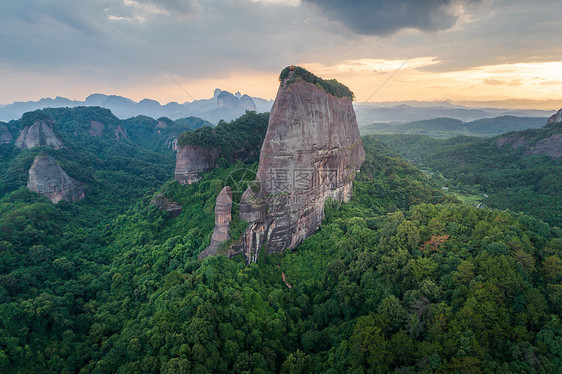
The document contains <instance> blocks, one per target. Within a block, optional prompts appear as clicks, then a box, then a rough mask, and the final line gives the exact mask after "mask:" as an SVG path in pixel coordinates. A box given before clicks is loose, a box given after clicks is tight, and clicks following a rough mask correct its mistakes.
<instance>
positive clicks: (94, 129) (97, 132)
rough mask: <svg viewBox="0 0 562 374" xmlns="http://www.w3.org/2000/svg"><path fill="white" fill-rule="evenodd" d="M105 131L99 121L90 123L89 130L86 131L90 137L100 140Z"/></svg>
mask: <svg viewBox="0 0 562 374" xmlns="http://www.w3.org/2000/svg"><path fill="white" fill-rule="evenodd" d="M104 131H105V125H104V124H103V123H101V122H99V121H91V122H90V128H89V129H88V134H90V136H95V137H97V138H101V137H102V136H103V133H104Z"/></svg>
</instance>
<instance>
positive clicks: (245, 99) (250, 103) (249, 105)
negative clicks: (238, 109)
mask: <svg viewBox="0 0 562 374" xmlns="http://www.w3.org/2000/svg"><path fill="white" fill-rule="evenodd" d="M240 104H241V105H242V108H243V109H244V110H253V111H255V110H256V103H254V100H253V99H252V98H251V97H250V96H248V95H242V97H241V98H240Z"/></svg>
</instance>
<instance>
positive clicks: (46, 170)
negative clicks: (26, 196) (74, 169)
mask: <svg viewBox="0 0 562 374" xmlns="http://www.w3.org/2000/svg"><path fill="white" fill-rule="evenodd" d="M27 188H29V189H30V190H31V191H35V192H37V193H38V194H39V195H43V196H46V197H47V198H48V199H49V200H51V202H53V203H58V202H59V201H61V200H66V201H79V200H82V199H83V198H84V186H83V184H82V183H81V182H79V181H77V180H75V179H74V178H72V177H70V176H69V175H68V174H66V172H65V171H64V170H63V169H62V168H61V167H60V166H59V164H57V162H56V161H55V159H53V158H52V157H51V156H49V155H39V156H37V157H35V160H34V161H33V165H32V166H31V168H30V169H29V180H28V182H27Z"/></svg>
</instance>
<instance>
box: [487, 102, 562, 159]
mask: <svg viewBox="0 0 562 374" xmlns="http://www.w3.org/2000/svg"><path fill="white" fill-rule="evenodd" d="M496 146H497V147H498V148H502V147H505V146H511V148H513V149H518V148H523V149H524V154H525V155H526V156H540V155H546V156H549V157H552V158H559V157H562V109H560V110H559V111H558V112H557V113H556V114H553V115H552V116H551V117H550V118H549V119H548V120H547V122H546V125H545V126H544V127H543V128H541V129H534V130H527V131H521V132H514V133H509V134H506V135H503V136H501V137H500V138H499V139H498V140H497V141H496Z"/></svg>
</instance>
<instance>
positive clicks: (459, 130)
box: [360, 116, 546, 139]
mask: <svg viewBox="0 0 562 374" xmlns="http://www.w3.org/2000/svg"><path fill="white" fill-rule="evenodd" d="M545 122H546V118H541V117H514V116H500V117H495V118H482V119H478V120H475V121H468V122H463V121H460V120H458V119H455V118H448V117H443V118H434V119H428V120H421V121H413V122H407V123H402V124H390V123H374V124H372V125H367V126H363V127H361V128H360V130H361V134H362V135H374V134H377V135H382V134H386V135H388V134H410V135H427V136H431V137H432V138H438V139H447V138H452V137H455V136H480V137H490V136H495V135H499V134H503V133H505V132H508V131H521V130H526V129H529V128H540V127H542V126H543V125H544V123H545Z"/></svg>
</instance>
